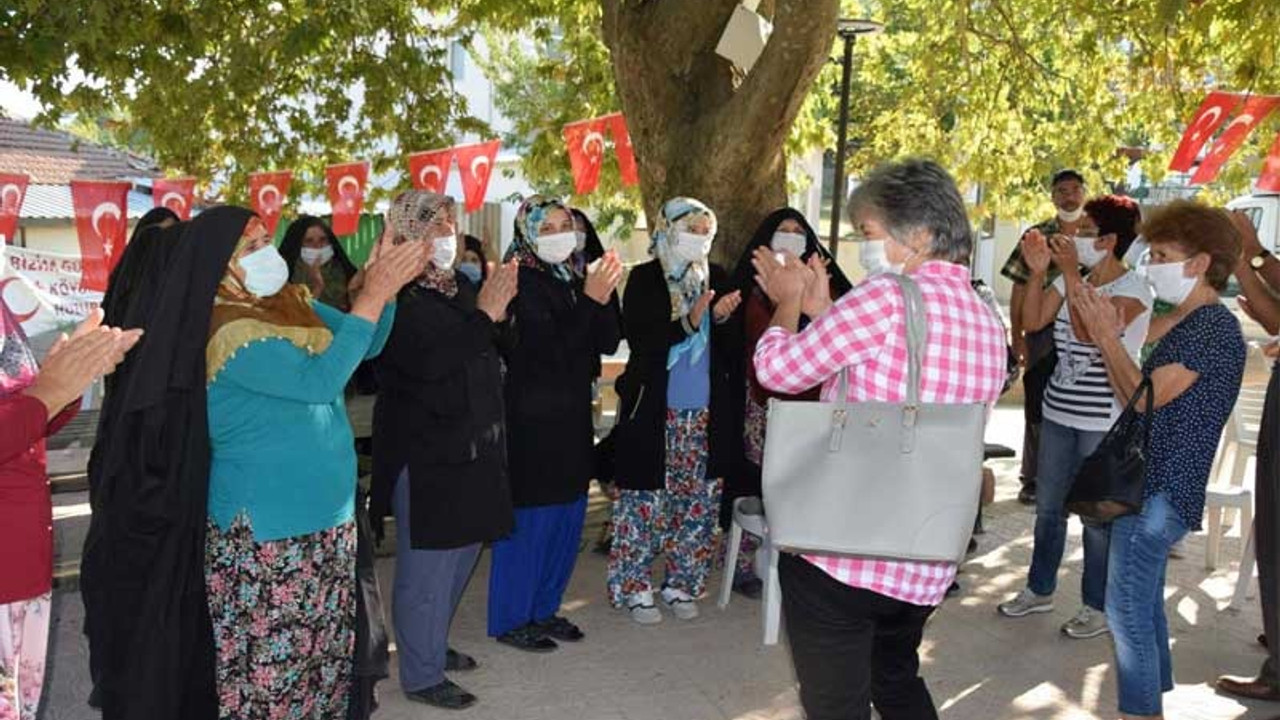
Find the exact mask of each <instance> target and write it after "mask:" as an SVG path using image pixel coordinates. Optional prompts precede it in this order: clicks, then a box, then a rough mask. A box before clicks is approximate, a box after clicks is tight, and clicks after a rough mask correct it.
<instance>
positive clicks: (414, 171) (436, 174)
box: [409, 148, 453, 193]
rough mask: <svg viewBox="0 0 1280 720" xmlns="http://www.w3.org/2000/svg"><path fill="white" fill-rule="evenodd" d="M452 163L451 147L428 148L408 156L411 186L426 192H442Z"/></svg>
mask: <svg viewBox="0 0 1280 720" xmlns="http://www.w3.org/2000/svg"><path fill="white" fill-rule="evenodd" d="M452 164H453V148H445V149H444V150H428V151H427V152H418V153H413V154H412V155H410V156H409V177H410V178H411V179H412V180H413V186H414V187H415V188H417V189H419V190H426V191H427V192H433V193H443V192H444V184H445V181H446V180H448V178H449V166H450V165H452Z"/></svg>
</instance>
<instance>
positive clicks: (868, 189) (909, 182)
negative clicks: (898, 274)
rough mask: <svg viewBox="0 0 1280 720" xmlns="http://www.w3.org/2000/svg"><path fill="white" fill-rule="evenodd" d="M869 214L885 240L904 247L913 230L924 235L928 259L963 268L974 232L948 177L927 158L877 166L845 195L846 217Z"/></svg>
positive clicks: (958, 192) (957, 190) (970, 251)
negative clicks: (884, 235)
mask: <svg viewBox="0 0 1280 720" xmlns="http://www.w3.org/2000/svg"><path fill="white" fill-rule="evenodd" d="M859 213H869V214H871V215H873V216H874V217H875V218H876V219H877V220H879V221H880V223H881V224H883V225H884V228H885V231H886V232H888V233H889V235H890V237H892V238H893V239H894V240H897V241H898V242H899V243H902V244H904V245H905V244H908V240H909V239H910V237H911V236H912V235H913V234H915V233H916V232H918V231H924V232H925V233H926V234H928V235H929V238H930V248H929V255H930V256H931V257H933V258H935V259H938V260H946V261H948V262H953V263H960V264H964V265H967V264H968V263H969V256H970V254H971V253H972V250H973V230H972V228H971V227H970V226H969V216H968V214H967V213H966V212H965V208H964V199H963V198H961V197H960V190H959V189H958V188H957V187H956V181H955V180H954V179H952V177H951V174H950V173H948V172H947V171H946V170H944V169H943V168H942V166H941V165H939V164H937V163H936V162H933V161H932V160H921V159H910V160H904V161H902V162H896V163H888V164H885V165H881V166H880V167H878V168H876V169H875V170H874V171H873V172H872V173H871V174H870V175H868V176H867V178H866V179H865V180H863V181H862V184H860V185H859V186H858V187H857V189H855V190H854V191H853V193H852V194H850V196H849V217H850V219H851V220H853V221H854V222H855V223H856V222H857V219H856V218H857V215H858V214H859Z"/></svg>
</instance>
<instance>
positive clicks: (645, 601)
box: [627, 590, 662, 625]
mask: <svg viewBox="0 0 1280 720" xmlns="http://www.w3.org/2000/svg"><path fill="white" fill-rule="evenodd" d="M627 614H628V615H630V616H631V619H632V620H635V621H636V622H638V623H640V624H641V625H657V624H658V623H660V622H662V611H661V610H659V609H658V606H657V605H654V604H653V591H652V590H646V591H645V592H641V593H636V594H635V595H631V596H630V597H628V598H627Z"/></svg>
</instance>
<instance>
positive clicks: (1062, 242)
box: [1049, 235, 1080, 275]
mask: <svg viewBox="0 0 1280 720" xmlns="http://www.w3.org/2000/svg"><path fill="white" fill-rule="evenodd" d="M1049 250H1050V252H1052V253H1053V264H1054V265H1057V266H1058V269H1059V270H1061V271H1062V272H1063V274H1066V275H1071V274H1073V273H1078V272H1079V270H1080V252H1079V251H1078V250H1076V241H1075V240H1073V239H1071V238H1069V237H1067V236H1066V235H1054V236H1053V237H1051V238H1049Z"/></svg>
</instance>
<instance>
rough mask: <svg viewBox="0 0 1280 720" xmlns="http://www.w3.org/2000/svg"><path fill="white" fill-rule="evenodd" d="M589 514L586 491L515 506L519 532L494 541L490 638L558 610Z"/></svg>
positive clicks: (546, 618) (539, 619)
mask: <svg viewBox="0 0 1280 720" xmlns="http://www.w3.org/2000/svg"><path fill="white" fill-rule="evenodd" d="M586 516H587V497H586V496H585V495H583V496H582V497H580V498H578V499H577V500H575V501H573V502H571V503H565V504H563V505H541V506H538V507H527V508H516V529H515V531H514V532H512V533H511V536H510V537H508V538H506V539H505V540H501V541H499V542H496V543H494V544H493V568H492V569H491V570H490V572H489V636H490V637H498V636H499V635H504V634H506V633H509V632H511V631H512V630H516V629H518V628H521V627H524V626H525V625H528V624H529V623H532V622H541V621H543V620H549V619H551V617H552V616H554V615H555V614H556V612H557V611H559V610H560V603H561V601H562V600H563V599H564V591H565V588H567V587H568V586H569V578H570V577H572V576H573V566H574V564H575V563H576V562H577V560H578V546H579V545H580V544H581V541H582V523H583V521H584V520H585V519H586Z"/></svg>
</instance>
